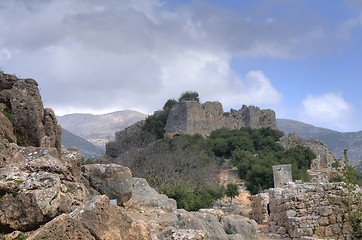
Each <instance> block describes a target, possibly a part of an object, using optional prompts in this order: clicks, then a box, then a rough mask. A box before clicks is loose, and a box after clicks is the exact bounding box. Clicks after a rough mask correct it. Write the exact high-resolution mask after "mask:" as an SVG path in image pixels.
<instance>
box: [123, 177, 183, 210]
mask: <svg viewBox="0 0 362 240" xmlns="http://www.w3.org/2000/svg"><path fill="white" fill-rule="evenodd" d="M132 183H133V190H132V198H131V199H130V201H129V202H127V206H132V205H139V206H145V207H156V208H161V209H164V210H167V211H174V210H176V208H177V204H176V201H175V200H174V199H172V198H168V197H167V196H166V195H164V194H159V193H158V192H157V191H156V190H155V189H153V188H151V187H150V185H149V184H148V183H147V181H146V180H145V179H143V178H132Z"/></svg>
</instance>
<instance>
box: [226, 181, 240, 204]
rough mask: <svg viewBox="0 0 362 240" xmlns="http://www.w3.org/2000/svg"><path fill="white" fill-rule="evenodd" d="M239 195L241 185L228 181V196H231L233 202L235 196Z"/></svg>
mask: <svg viewBox="0 0 362 240" xmlns="http://www.w3.org/2000/svg"><path fill="white" fill-rule="evenodd" d="M238 195H239V186H238V185H237V184H235V183H228V185H226V196H228V197H230V199H231V202H233V198H235V197H236V196H238Z"/></svg>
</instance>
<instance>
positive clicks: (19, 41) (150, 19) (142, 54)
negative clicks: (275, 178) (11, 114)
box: [0, 0, 323, 113]
mask: <svg viewBox="0 0 362 240" xmlns="http://www.w3.org/2000/svg"><path fill="white" fill-rule="evenodd" d="M19 16H21V17H19ZM268 17H269V16H268ZM278 17H280V16H278ZM246 19H247V16H244V15H243V14H242V13H240V12H236V11H233V10H231V9H225V8H217V7H215V6H213V5H211V4H209V3H206V2H204V1H192V2H191V3H189V4H186V5H179V6H176V7H174V8H169V7H168V5H167V2H164V1H158V0H152V1H150V0H134V1H132V0H118V1H115V0H105V1H96V0H89V1H81V0H63V1H55V0H49V1H40V0H34V1H25V0H23V1H10V0H4V1H2V2H1V3H0V25H1V26H4V28H2V29H0V33H1V34H0V66H1V65H2V66H3V67H4V68H5V69H6V70H7V71H10V73H16V74H18V75H21V76H23V77H33V78H35V79H36V80H37V81H38V82H39V85H40V87H41V88H42V95H43V99H44V100H45V102H46V105H47V106H49V107H54V109H55V111H57V110H58V111H59V112H60V111H63V112H64V111H65V109H72V110H75V109H78V111H82V109H83V110H84V109H86V110H87V111H88V110H89V109H94V111H99V109H125V108H133V109H145V110H146V111H147V112H149V113H150V112H152V111H153V110H155V109H157V108H159V107H162V104H163V103H164V102H165V101H166V100H167V99H168V98H172V97H175V98H177V97H178V96H179V94H180V93H181V92H183V91H185V90H196V91H198V92H199V93H200V95H201V98H202V100H220V101H221V102H222V103H223V104H224V105H226V106H233V105H238V104H277V103H279V102H280V101H281V94H280V93H278V91H277V90H276V89H275V88H274V87H273V85H272V83H271V80H269V79H268V78H267V77H266V76H264V74H263V72H261V71H254V72H249V73H247V75H246V76H245V77H241V76H239V75H238V74H237V73H236V72H234V71H233V70H232V69H231V68H230V62H231V59H232V58H233V57H246V56H257V57H259V56H267V57H277V58H288V57H291V56H295V55H298V54H303V53H304V52H308V50H310V51H312V50H313V47H311V46H312V43H313V41H314V40H315V37H316V36H317V37H318V40H320V38H323V35H322V34H320V35H319V34H316V32H315V29H314V27H310V26H308V25H304V23H298V22H299V21H279V18H278V21H277V20H275V21H274V19H273V18H269V19H267V20H268V22H272V23H273V24H265V18H263V21H260V22H258V21H256V20H250V19H249V20H246ZM289 25H293V27H290V26H289ZM5 26H6V27H5ZM321 32H322V31H321ZM303 36H304V37H303ZM295 39H303V40H302V43H298V46H296V44H295V42H294V41H293V40H295ZM1 49H7V51H8V53H9V54H11V59H5V58H4V56H7V55H6V54H5V52H4V51H3V52H1Z"/></svg>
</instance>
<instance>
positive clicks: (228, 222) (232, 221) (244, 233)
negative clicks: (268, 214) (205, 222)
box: [221, 215, 257, 240]
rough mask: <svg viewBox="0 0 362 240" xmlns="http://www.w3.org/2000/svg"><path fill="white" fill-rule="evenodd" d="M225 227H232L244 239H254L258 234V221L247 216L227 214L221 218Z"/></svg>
mask: <svg viewBox="0 0 362 240" xmlns="http://www.w3.org/2000/svg"><path fill="white" fill-rule="evenodd" d="M221 224H222V225H223V227H224V229H231V230H232V231H233V233H235V234H239V235H240V236H241V237H242V238H241V239H243V240H252V239H254V236H255V234H256V228H257V223H256V222H255V221H254V220H251V219H249V218H246V217H242V216H236V215H233V216H231V215H226V216H223V217H222V218H221Z"/></svg>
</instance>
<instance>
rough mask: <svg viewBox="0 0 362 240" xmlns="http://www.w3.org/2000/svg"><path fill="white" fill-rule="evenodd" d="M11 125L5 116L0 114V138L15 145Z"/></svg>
mask: <svg viewBox="0 0 362 240" xmlns="http://www.w3.org/2000/svg"><path fill="white" fill-rule="evenodd" d="M13 131H14V130H13V125H12V124H11V122H10V120H9V119H8V118H7V117H6V116H5V114H0V138H1V139H4V140H7V141H8V142H9V143H15V142H16V137H15V135H14V132H13Z"/></svg>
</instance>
